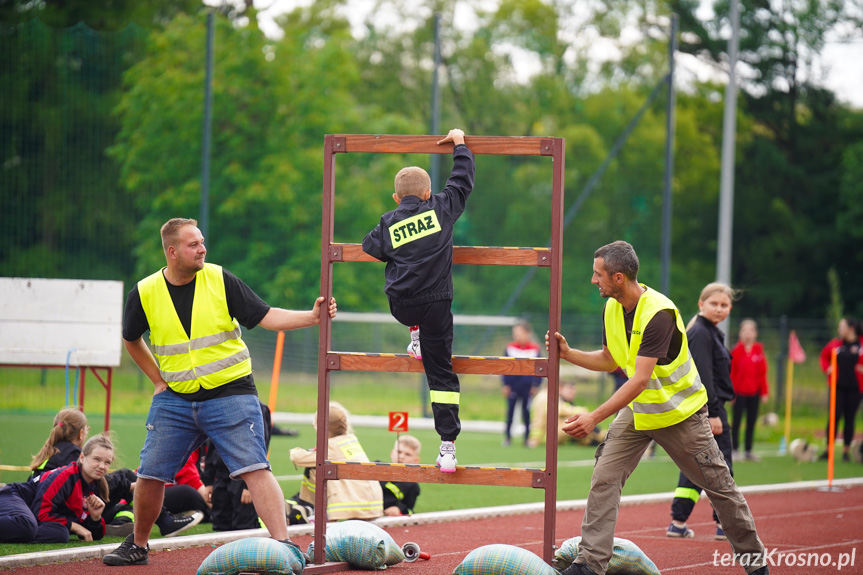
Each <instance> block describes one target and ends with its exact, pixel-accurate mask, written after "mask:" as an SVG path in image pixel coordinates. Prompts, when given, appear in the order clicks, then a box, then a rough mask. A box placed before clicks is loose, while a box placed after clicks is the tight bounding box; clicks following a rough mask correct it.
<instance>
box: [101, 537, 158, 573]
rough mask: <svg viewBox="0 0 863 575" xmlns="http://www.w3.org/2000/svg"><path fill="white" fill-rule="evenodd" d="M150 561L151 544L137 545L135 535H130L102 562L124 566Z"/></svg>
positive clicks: (145, 563) (144, 563)
mask: <svg viewBox="0 0 863 575" xmlns="http://www.w3.org/2000/svg"><path fill="white" fill-rule="evenodd" d="M149 562H150V546H149V545H147V546H146V547H141V546H140V545H135V535H134V534H132V535H129V536H128V537H126V540H125V541H123V542H122V543H120V546H119V547H117V548H116V549H114V550H113V551H112V552H110V553H108V554H107V555H105V556H104V557H102V563H104V564H105V565H112V566H118V567H124V566H126V565H147V564H148V563H149Z"/></svg>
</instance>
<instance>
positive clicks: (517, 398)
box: [504, 385, 531, 441]
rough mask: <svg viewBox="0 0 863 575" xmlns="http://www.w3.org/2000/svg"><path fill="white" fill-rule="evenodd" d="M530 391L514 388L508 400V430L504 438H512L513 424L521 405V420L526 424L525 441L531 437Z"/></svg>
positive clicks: (528, 388)
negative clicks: (516, 410)
mask: <svg viewBox="0 0 863 575" xmlns="http://www.w3.org/2000/svg"><path fill="white" fill-rule="evenodd" d="M530 390H531V387H530V386H529V385H528V386H521V387H512V388H511V389H510V390H509V396H507V398H506V429H505V430H504V437H506V438H507V439H511V438H512V422H513V420H514V419H515V408H516V405H517V404H519V403H521V420H522V422H523V423H524V440H525V441H527V438H528V436H529V435H530Z"/></svg>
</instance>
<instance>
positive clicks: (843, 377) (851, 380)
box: [836, 340, 863, 389]
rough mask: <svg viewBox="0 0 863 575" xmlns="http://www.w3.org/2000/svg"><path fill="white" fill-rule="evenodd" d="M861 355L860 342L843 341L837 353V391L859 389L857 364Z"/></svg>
mask: <svg viewBox="0 0 863 575" xmlns="http://www.w3.org/2000/svg"><path fill="white" fill-rule="evenodd" d="M861 353H863V351H861V349H860V342H857V341H844V340H843V341H842V345H840V346H839V348H838V349H837V351H836V388H837V389H857V362H859V361H860V355H861Z"/></svg>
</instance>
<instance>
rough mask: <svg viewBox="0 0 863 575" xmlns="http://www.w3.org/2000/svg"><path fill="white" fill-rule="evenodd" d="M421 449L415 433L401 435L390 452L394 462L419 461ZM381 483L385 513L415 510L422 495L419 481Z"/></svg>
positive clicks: (403, 513) (397, 513)
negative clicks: (418, 498)
mask: <svg viewBox="0 0 863 575" xmlns="http://www.w3.org/2000/svg"><path fill="white" fill-rule="evenodd" d="M421 449H422V444H421V443H420V440H419V439H417V438H416V437H414V436H413V435H400V436H399V437H398V439H396V443H395V445H394V446H393V450H392V452H391V453H390V460H391V461H392V462H393V463H408V464H411V463H413V464H416V463H419V462H420V450H421ZM380 484H381V488H382V489H383V492H384V515H410V514H412V513H413V512H414V506H415V505H416V503H417V497H419V495H420V486H419V483H413V482H411V481H381V482H380Z"/></svg>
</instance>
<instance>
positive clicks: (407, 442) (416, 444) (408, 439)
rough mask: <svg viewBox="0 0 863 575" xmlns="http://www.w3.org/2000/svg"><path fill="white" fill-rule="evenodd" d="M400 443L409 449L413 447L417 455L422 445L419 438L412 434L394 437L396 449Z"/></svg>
mask: <svg viewBox="0 0 863 575" xmlns="http://www.w3.org/2000/svg"><path fill="white" fill-rule="evenodd" d="M402 444H403V445H404V446H405V447H407V448H409V449H413V450H414V451H415V452H416V454H417V455H419V454H420V450H421V449H422V447H423V444H422V443H420V440H419V439H417V438H416V437H414V436H413V435H399V437H398V439H396V444H395V446H394V447H395V448H396V449H398V448H399V446H400V445H402Z"/></svg>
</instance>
